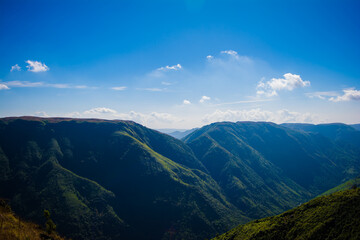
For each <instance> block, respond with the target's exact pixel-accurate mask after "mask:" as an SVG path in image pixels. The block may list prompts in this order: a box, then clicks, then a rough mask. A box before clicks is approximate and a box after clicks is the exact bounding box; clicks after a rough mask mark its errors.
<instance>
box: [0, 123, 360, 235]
mask: <svg viewBox="0 0 360 240" xmlns="http://www.w3.org/2000/svg"><path fill="white" fill-rule="evenodd" d="M344 133H346V134H340V135H339V136H341V138H340V139H342V138H344V137H346V136H348V137H349V138H352V139H356V136H357V135H356V134H354V135H353V132H351V131H344ZM336 136H337V135H336ZM184 141H185V142H183V141H180V140H178V139H175V138H173V137H171V136H169V135H167V134H163V133H160V132H158V131H155V130H151V129H148V128H146V127H143V126H141V125H139V124H136V123H134V122H130V121H115V120H114V121H107V120H98V119H64V118H49V119H44V118H34V117H23V118H4V119H0V197H5V198H9V199H10V200H11V204H12V207H13V209H14V211H15V212H16V213H17V214H19V215H20V216H22V217H24V218H27V219H32V220H34V221H36V222H38V223H42V221H43V216H42V211H43V209H49V210H50V211H51V212H52V217H53V219H54V221H55V222H56V223H57V226H58V231H59V232H60V233H61V234H64V235H65V236H67V237H71V238H73V239H201V240H202V239H204V238H208V237H211V236H214V235H215V234H216V233H221V232H224V231H227V230H229V229H230V228H231V227H234V226H235V225H237V224H239V223H245V222H247V221H249V220H251V219H254V218H259V217H264V216H270V215H273V214H276V213H280V212H282V211H284V210H287V209H290V208H292V207H294V206H297V205H299V204H300V203H302V202H305V201H307V200H308V199H310V198H312V197H314V196H316V195H318V194H320V193H322V192H324V191H326V190H328V189H330V188H332V187H334V186H337V185H339V184H340V183H342V182H344V181H346V180H348V179H350V178H354V177H355V176H357V175H359V172H360V169H359V168H360V164H359V162H360V159H359V158H360V157H359V154H358V149H357V148H356V147H355V146H356V144H350V145H349V144H343V142H342V141H339V140H338V139H337V138H335V139H334V138H333V136H332V135H331V136H330V135H329V136H325V135H322V134H319V133H312V132H305V131H303V130H293V129H290V128H289V127H285V126H279V125H276V124H273V123H254V122H239V123H226V122H225V123H215V124H211V125H208V126H205V127H202V128H200V129H197V130H195V131H193V132H192V133H191V134H189V135H188V136H187V137H185V139H184Z"/></svg>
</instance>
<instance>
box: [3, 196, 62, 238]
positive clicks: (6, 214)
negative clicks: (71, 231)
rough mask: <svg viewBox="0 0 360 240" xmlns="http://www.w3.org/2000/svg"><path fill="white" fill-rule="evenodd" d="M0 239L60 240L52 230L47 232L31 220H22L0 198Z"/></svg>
mask: <svg viewBox="0 0 360 240" xmlns="http://www.w3.org/2000/svg"><path fill="white" fill-rule="evenodd" d="M0 239H1V240H42V239H52V240H61V239H63V238H61V237H59V236H58V235H57V234H56V233H55V232H54V231H52V232H51V233H49V232H48V231H46V232H45V231H44V230H42V228H41V227H40V226H39V225H37V224H34V223H32V222H28V221H23V220H21V219H20V218H19V217H18V216H16V215H14V213H13V212H12V211H11V208H10V206H9V205H8V204H7V203H6V201H4V200H2V199H1V200H0Z"/></svg>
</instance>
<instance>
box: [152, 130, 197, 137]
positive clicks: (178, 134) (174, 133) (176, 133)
mask: <svg viewBox="0 0 360 240" xmlns="http://www.w3.org/2000/svg"><path fill="white" fill-rule="evenodd" d="M197 129H198V128H193V129H189V130H174V129H159V130H158V131H160V132H163V133H166V134H168V135H170V136H172V137H174V138H177V139H182V138H184V137H186V136H187V135H189V134H190V133H192V132H194V131H195V130H197Z"/></svg>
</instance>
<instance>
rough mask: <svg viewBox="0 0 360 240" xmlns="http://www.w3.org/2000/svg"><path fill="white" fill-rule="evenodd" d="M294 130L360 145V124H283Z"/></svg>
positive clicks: (342, 142) (340, 142)
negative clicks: (358, 128)
mask: <svg viewBox="0 0 360 240" xmlns="http://www.w3.org/2000/svg"><path fill="white" fill-rule="evenodd" d="M281 125H282V126H284V127H288V128H291V129H294V130H301V131H305V132H311V133H317V134H321V135H323V136H325V137H328V138H330V139H331V140H333V141H335V142H337V143H339V144H343V145H344V144H347V145H354V146H355V147H357V148H359V147H360V131H358V130H356V127H359V125H346V124H343V123H328V124H318V125H315V124H302V123H284V124H281Z"/></svg>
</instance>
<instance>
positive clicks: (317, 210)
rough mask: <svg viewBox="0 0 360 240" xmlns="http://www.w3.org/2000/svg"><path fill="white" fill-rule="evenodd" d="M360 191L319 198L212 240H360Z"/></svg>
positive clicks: (355, 190)
mask: <svg viewBox="0 0 360 240" xmlns="http://www.w3.org/2000/svg"><path fill="white" fill-rule="evenodd" d="M359 212H360V188H358V189H353V190H346V191H342V192H336V193H333V194H331V195H329V196H324V197H318V198H316V199H313V200H311V201H310V202H308V203H305V204H303V205H301V206H299V207H297V208H295V209H292V210H290V211H287V212H285V213H283V214H280V215H278V216H274V217H268V218H264V219H260V220H255V221H253V222H250V223H247V224H244V225H240V226H238V227H236V228H234V229H232V230H231V231H229V232H227V233H225V234H223V235H221V236H218V237H216V238H214V240H250V239H258V240H279V239H288V240H293V239H349V240H352V239H353V240H356V239H360V225H359V220H360V218H359Z"/></svg>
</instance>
